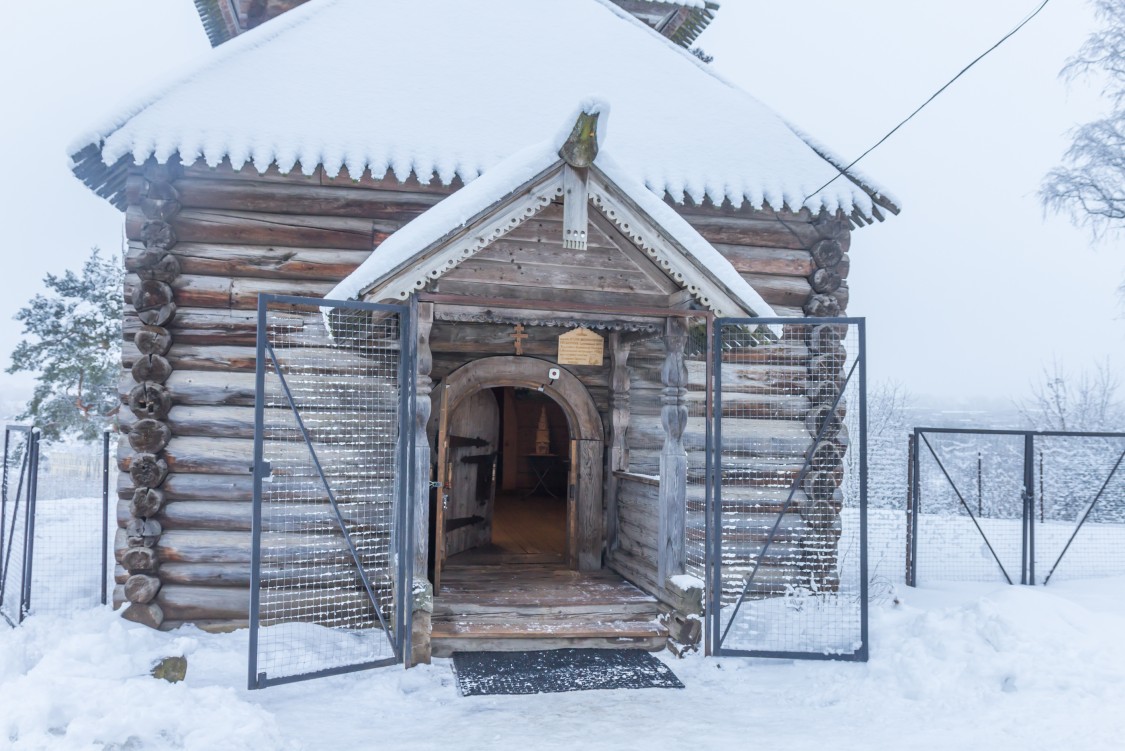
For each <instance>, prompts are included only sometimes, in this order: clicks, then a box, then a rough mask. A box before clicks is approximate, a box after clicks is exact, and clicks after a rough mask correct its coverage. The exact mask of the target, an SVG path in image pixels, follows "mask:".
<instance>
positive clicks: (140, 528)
mask: <svg viewBox="0 0 1125 751" xmlns="http://www.w3.org/2000/svg"><path fill="white" fill-rule="evenodd" d="M163 531H164V530H163V527H161V525H160V522H158V521H156V520H155V519H129V520H128V521H127V523H126V524H125V543H126V544H127V545H129V546H130V547H142V548H151V547H152V546H153V545H155V544H156V541H157V540H158V539H159V538H160V534H161V533H162V532H163ZM134 602H135V600H134Z"/></svg>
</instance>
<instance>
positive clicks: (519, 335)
mask: <svg viewBox="0 0 1125 751" xmlns="http://www.w3.org/2000/svg"><path fill="white" fill-rule="evenodd" d="M509 336H511V337H512V338H513V339H515V340H516V354H517V355H522V354H523V340H524V339H526V338H527V334H525V333H523V324H522V323H517V324H516V330H515V332H513V333H511V334H509Z"/></svg>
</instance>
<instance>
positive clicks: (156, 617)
mask: <svg viewBox="0 0 1125 751" xmlns="http://www.w3.org/2000/svg"><path fill="white" fill-rule="evenodd" d="M121 617H122V618H124V619H125V620H127V621H132V622H133V623H139V624H141V625H142V626H148V627H149V628H160V624H161V623H163V622H164V611H163V610H161V608H160V605H159V604H157V603H155V602H148V603H139V602H134V603H130V604H129V606H128V607H126V608H125V611H124V612H123V613H122V614H121Z"/></svg>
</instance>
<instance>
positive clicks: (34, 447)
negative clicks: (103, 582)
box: [0, 425, 104, 626]
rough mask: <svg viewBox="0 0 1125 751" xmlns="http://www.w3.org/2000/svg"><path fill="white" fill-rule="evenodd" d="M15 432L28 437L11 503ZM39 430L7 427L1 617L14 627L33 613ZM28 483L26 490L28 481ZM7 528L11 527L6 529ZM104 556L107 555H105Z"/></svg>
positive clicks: (0, 509)
mask: <svg viewBox="0 0 1125 751" xmlns="http://www.w3.org/2000/svg"><path fill="white" fill-rule="evenodd" d="M13 433H23V434H25V435H26V436H27V437H26V438H25V439H24V441H23V447H24V451H23V458H22V459H21V460H20V474H19V480H18V481H17V483H16V496H15V498H14V499H13V500H12V501H11V502H9V500H8V490H9V488H10V484H9V482H8V479H9V478H8V457H9V456H10V455H11V448H12V445H11V437H12V434H13ZM38 467H39V431H38V430H36V429H35V428H34V427H32V426H29V425H7V426H5V428H4V470H3V485H2V489H0V492H2V495H0V616H3V618H4V620H5V621H7V622H8V625H10V626H18V625H19V624H21V623H23V619H24V618H26V617H27V614H28V611H30V610H31V564H32V562H33V561H34V552H35V551H34V547H35V499H36V482H37V480H38V477H39V472H38ZM25 480H26V483H27V485H26V490H25V485H24V482H25ZM21 500H22V501H23V504H24V506H25V509H24V523H23V525H22V529H16V519H17V517H18V516H19V509H20V502H21ZM9 503H11V504H12V508H11V514H12V521H11V524H10V525H7V520H8V510H9V509H8V507H9ZM5 525H7V528H5ZM17 536H20V537H23V550H22V554H21V556H20V560H17V561H15V563H16V565H18V566H19V567H20V576H19V593H18V599H17V601H16V602H15V603H14V604H15V605H16V610H15V613H14V615H15V620H14V621H13V620H12V618H11V617H10V616H9V614H8V613H7V612H5V609H6V607H7V606H8V605H9V604H12V603H11V600H12V593H11V592H8V591H7V582H8V573H9V572H10V571H11V566H12V563H13V561H12V547H13V546H14V544H15V541H16V539H17ZM103 557H104V554H103Z"/></svg>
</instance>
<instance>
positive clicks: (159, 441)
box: [125, 417, 172, 454]
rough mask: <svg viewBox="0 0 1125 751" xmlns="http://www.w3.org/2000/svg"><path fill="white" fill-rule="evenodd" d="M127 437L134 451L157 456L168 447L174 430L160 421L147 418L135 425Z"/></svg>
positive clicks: (131, 427)
mask: <svg viewBox="0 0 1125 751" xmlns="http://www.w3.org/2000/svg"><path fill="white" fill-rule="evenodd" d="M125 437H126V439H127V440H128V441H129V446H130V447H131V448H132V449H133V450H134V451H139V452H147V453H150V454H155V453H157V452H159V451H161V450H163V449H164V447H165V446H167V445H168V441H169V440H171V438H172V430H171V428H169V427H168V426H167V425H165V424H164V423H163V422H161V421H160V420H154V419H152V418H150V417H146V418H144V419H141V420H137V421H136V422H135V423H133V425H132V426H130V428H129V432H128V433H127V434H126V436H125Z"/></svg>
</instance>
